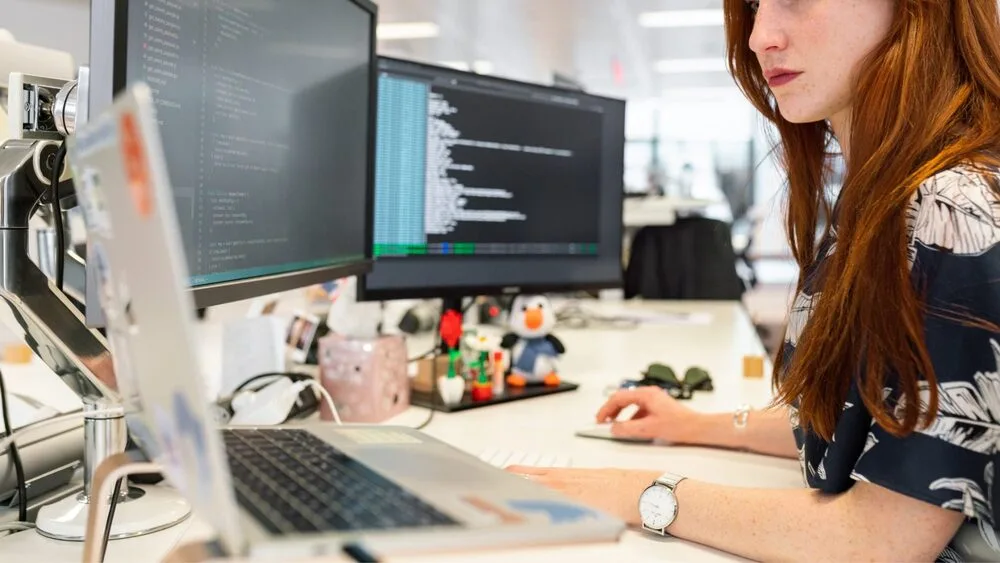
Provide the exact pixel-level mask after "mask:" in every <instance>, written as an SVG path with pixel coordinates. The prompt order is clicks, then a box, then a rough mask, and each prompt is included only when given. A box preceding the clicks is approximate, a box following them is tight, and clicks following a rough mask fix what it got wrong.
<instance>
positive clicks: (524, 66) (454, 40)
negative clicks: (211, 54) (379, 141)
mask: <svg viewBox="0 0 1000 563" xmlns="http://www.w3.org/2000/svg"><path fill="white" fill-rule="evenodd" d="M89 4H90V2H89V0H0V14H3V18H2V22H0V27H3V28H6V29H7V30H9V31H10V32H11V33H13V34H14V36H15V37H16V39H17V40H18V41H21V42H25V43H29V44H36V45H41V46H45V47H51V48H55V49H60V50H63V51H66V52H69V53H71V54H72V55H73V56H74V58H75V59H76V61H77V63H78V64H83V63H86V62H87V61H88V58H89V39H90V38H89V37H88V26H87V25H83V24H82V22H86V21H88V18H89ZM378 4H379V8H380V28H379V42H378V51H379V54H382V55H388V56H394V57H400V58H406V59H413V60H417V61H423V62H429V63H435V64H443V65H446V66H452V67H455V68H458V69H462V70H472V71H475V72H479V73H481V74H492V75H497V76H504V77H510V78H515V79H520V80H527V81H533V82H539V83H543V84H549V83H552V82H553V81H554V80H559V81H564V82H567V83H570V84H572V83H576V84H579V85H580V86H582V87H583V88H584V89H586V90H587V91H589V92H593V93H596V94H603V95H609V96H614V97H621V98H626V99H627V100H628V114H627V123H626V135H627V139H628V140H627V144H626V155H625V158H626V161H625V166H626V170H625V187H626V190H627V191H628V192H630V193H632V194H638V193H646V192H650V191H653V192H659V193H665V194H667V195H674V196H679V197H692V198H699V199H709V200H715V201H718V202H719V204H718V205H715V206H712V207H710V208H709V209H708V210H707V214H709V215H710V216H715V217H717V218H720V219H723V220H727V221H731V220H733V219H741V220H742V221H739V222H737V224H736V225H734V231H735V233H736V239H737V240H736V241H735V243H736V244H737V246H739V245H740V244H741V243H743V242H745V241H746V240H748V239H750V238H752V245H751V247H750V249H749V251H748V254H749V255H750V256H751V257H752V258H753V259H754V267H755V270H756V274H757V277H758V279H759V281H760V285H758V287H757V288H755V289H754V290H753V291H751V292H749V293H748V294H747V295H746V296H745V300H746V302H747V304H748V306H749V307H750V310H751V313H752V315H753V317H754V319H755V321H756V322H757V323H758V324H760V325H763V326H771V327H777V326H779V325H780V324H781V323H782V322H783V321H784V315H785V308H786V305H787V295H788V287H789V285H790V284H791V283H793V281H794V279H795V276H796V275H797V270H796V268H795V267H794V264H793V263H792V262H791V261H790V257H789V253H788V248H787V244H786V243H785V238H784V231H783V225H782V221H781V217H780V216H781V210H782V209H781V204H782V198H781V190H782V184H783V177H782V174H781V173H780V172H779V170H778V169H777V168H776V162H775V161H774V159H772V158H771V156H770V154H769V151H770V149H769V147H770V146H771V143H770V140H769V139H768V136H767V134H768V132H767V131H766V130H765V128H764V125H763V124H762V123H761V119H760V117H759V116H758V115H757V113H756V111H755V110H754V109H753V108H752V107H751V106H750V105H749V104H748V103H747V102H746V101H745V100H744V99H743V97H742V96H741V94H740V93H739V91H738V90H737V89H736V87H735V85H734V84H733V82H732V79H731V78H730V77H729V75H728V74H727V73H726V68H725V61H724V58H723V57H724V53H725V47H724V34H723V28H722V12H721V5H722V2H721V0H669V1H668V0H545V1H543V2H537V1H531V0H380V1H379V2H378ZM726 196H729V201H728V202H727V201H726ZM734 214H735V215H739V217H734Z"/></svg>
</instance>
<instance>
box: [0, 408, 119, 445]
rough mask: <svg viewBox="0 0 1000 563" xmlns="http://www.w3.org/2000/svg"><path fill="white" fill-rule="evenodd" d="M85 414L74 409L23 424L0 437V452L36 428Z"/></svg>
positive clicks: (99, 414) (97, 413)
mask: <svg viewBox="0 0 1000 563" xmlns="http://www.w3.org/2000/svg"><path fill="white" fill-rule="evenodd" d="M116 412H119V411H93V412H90V413H87V414H90V415H92V416H101V414H102V413H108V414H111V413H116ZM83 415H84V413H83V411H82V410H80V411H73V412H68V413H65V414H60V415H57V416H53V417H51V418H46V419H44V420H39V421H37V422H32V423H31V424H29V425H27V426H22V427H20V428H18V429H17V431H16V432H12V433H10V434H8V435H6V436H4V437H3V439H0V452H2V451H4V450H6V449H7V447H8V446H10V445H11V444H13V443H14V442H15V441H17V440H20V439H21V437H23V436H24V435H25V434H29V433H31V432H32V431H34V430H39V429H42V428H45V427H46V426H50V425H53V424H58V423H60V422H66V421H67V420H72V419H74V418H83Z"/></svg>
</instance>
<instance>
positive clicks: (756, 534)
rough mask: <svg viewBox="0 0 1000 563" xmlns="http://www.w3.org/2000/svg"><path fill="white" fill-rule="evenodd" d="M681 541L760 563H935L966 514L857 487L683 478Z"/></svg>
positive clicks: (677, 531)
mask: <svg viewBox="0 0 1000 563" xmlns="http://www.w3.org/2000/svg"><path fill="white" fill-rule="evenodd" d="M677 499H678V506H679V510H678V513H677V519H676V520H674V523H673V524H672V525H671V526H670V527H669V528H668V532H669V533H670V534H671V535H673V536H676V537H679V538H681V539H685V540H688V541H692V542H695V543H700V544H702V545H707V546H710V547H713V548H715V549H720V550H723V551H726V552H729V553H732V554H735V555H740V556H743V557H747V558H749V559H754V560H757V561H762V560H763V561H789V560H797V561H821V560H823V561H861V560H866V561H889V560H898V561H903V560H916V559H919V560H928V561H929V560H933V559H934V558H935V557H937V556H938V554H939V553H940V552H941V550H942V549H943V548H944V546H945V545H947V543H948V538H951V537H952V536H953V535H954V533H955V531H956V530H957V529H958V526H959V525H961V522H962V516H961V514H958V513H945V511H943V510H942V509H940V508H938V507H936V506H931V505H924V504H923V503H921V502H920V501H916V500H913V499H909V498H905V497H901V496H899V495H897V494H895V493H891V492H889V491H886V490H884V489H881V488H878V487H876V486H874V485H868V484H858V486H856V487H855V489H852V490H851V491H849V492H847V493H844V494H841V495H823V494H822V493H819V492H816V491H814V490H809V489H772V490H755V489H741V488H736V487H725V486H721V485H714V484H711V483H703V482H699V481H694V480H690V479H688V480H684V481H682V482H681V483H680V485H679V486H678V488H677Z"/></svg>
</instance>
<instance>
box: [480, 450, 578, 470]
mask: <svg viewBox="0 0 1000 563" xmlns="http://www.w3.org/2000/svg"><path fill="white" fill-rule="evenodd" d="M479 459H481V460H483V461H485V462H486V463H488V464H490V465H492V466H493V467H498V468H500V469H505V468H507V467H510V466H512V465H521V466H524V467H572V466H573V463H572V461H571V460H570V458H569V457H568V456H564V455H559V454H553V453H538V452H524V451H510V450H498V449H495V448H491V449H489V450H486V451H484V452H483V453H482V454H481V455H480V456H479Z"/></svg>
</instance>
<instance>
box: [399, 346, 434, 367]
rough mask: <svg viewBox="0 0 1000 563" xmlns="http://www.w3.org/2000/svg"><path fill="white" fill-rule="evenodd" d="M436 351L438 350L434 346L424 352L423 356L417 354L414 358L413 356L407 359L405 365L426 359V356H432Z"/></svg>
mask: <svg viewBox="0 0 1000 563" xmlns="http://www.w3.org/2000/svg"><path fill="white" fill-rule="evenodd" d="M438 349H439V347H438V346H434V347H433V348H431V349H430V350H428V351H426V352H424V353H423V354H418V355H416V356H413V357H412V358H409V359H408V360H406V363H408V364H412V363H413V362H419V361H420V360H423V359H425V358H427V356H433V355H434V353H435V352H437V351H438Z"/></svg>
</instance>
